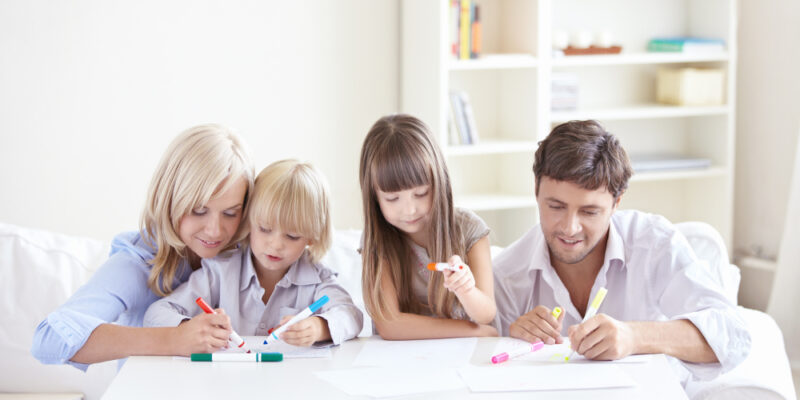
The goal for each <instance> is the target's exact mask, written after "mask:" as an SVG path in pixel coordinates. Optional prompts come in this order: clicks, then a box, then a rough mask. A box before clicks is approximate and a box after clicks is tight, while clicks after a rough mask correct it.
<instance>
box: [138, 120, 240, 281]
mask: <svg viewBox="0 0 800 400" xmlns="http://www.w3.org/2000/svg"><path fill="white" fill-rule="evenodd" d="M253 174H254V170H253V163H252V161H251V159H250V154H249V152H248V150H247V147H246V146H245V144H244V142H243V141H242V140H241V139H240V138H239V136H238V135H236V134H235V133H234V132H233V131H231V130H230V129H228V128H226V127H223V126H220V125H216V124H208V125H199V126H195V127H193V128H189V129H187V130H186V131H184V132H183V133H181V134H180V135H178V137H176V138H175V139H174V140H173V141H172V143H170V145H169V147H167V151H166V152H164V155H163V156H162V157H161V161H160V162H159V164H158V168H156V170H155V173H154V174H153V179H152V181H151V182H150V188H149V189H148V191H147V201H146V203H145V206H144V210H143V211H142V217H141V220H140V228H139V229H140V231H141V235H142V237H143V238H144V239H145V242H147V243H148V244H149V245H150V246H152V247H153V248H154V249H157V250H156V255H155V257H153V259H152V260H151V261H150V263H151V264H152V268H151V270H150V277H149V278H148V280H147V285H148V286H149V287H150V289H151V290H152V291H153V292H154V293H156V294H157V295H159V296H166V295H168V294H170V293H171V292H172V290H173V287H172V284H173V281H174V279H175V274H176V272H177V269H178V265H179V264H180V262H181V260H183V259H185V258H187V257H188V254H187V248H186V244H185V243H184V242H183V241H182V240H181V238H180V235H179V234H178V230H179V224H180V220H181V218H182V217H183V216H185V215H186V214H188V213H189V212H190V211H191V210H193V209H195V208H197V207H201V206H203V205H204V204H206V203H208V201H209V200H211V199H212V198H213V197H215V196H216V195H220V194H222V193H225V192H226V191H227V190H228V189H229V188H231V187H232V186H233V185H235V184H236V183H237V182H238V180H239V178H240V177H241V178H244V179H245V180H246V181H247V192H246V193H245V197H244V199H243V206H244V207H245V208H246V206H247V198H248V194H249V193H252V191H253ZM242 212H243V213H244V212H245V209H243V210H242ZM242 225H244V224H241V223H240V224H239V229H238V230H237V232H236V234H235V235H234V236H233V238H232V239H231V242H230V243H229V244H228V246H227V247H226V248H225V249H223V251H225V250H230V249H232V248H235V247H236V246H237V245H238V244H239V243H240V242H241V241H242V240H243V239H244V238H245V237H246V235H247V232H246V231H245V230H244V229H242Z"/></svg>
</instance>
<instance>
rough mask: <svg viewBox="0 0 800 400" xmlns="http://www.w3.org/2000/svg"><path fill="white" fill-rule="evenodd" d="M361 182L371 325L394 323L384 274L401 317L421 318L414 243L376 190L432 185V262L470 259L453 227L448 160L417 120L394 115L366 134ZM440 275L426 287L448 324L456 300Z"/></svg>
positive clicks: (434, 310)
mask: <svg viewBox="0 0 800 400" xmlns="http://www.w3.org/2000/svg"><path fill="white" fill-rule="evenodd" d="M359 181H360V183H361V197H362V201H363V207H364V243H363V246H362V251H361V259H362V264H363V273H362V278H361V285H362V290H363V293H364V302H365V304H366V308H367V311H368V312H369V313H370V315H371V316H372V318H373V319H377V320H386V319H390V318H392V315H391V313H390V312H389V310H388V309H387V307H386V302H385V301H384V300H383V298H382V296H381V283H382V279H383V277H384V274H385V273H388V276H389V277H391V279H392V282H391V283H392V284H393V286H394V288H395V291H396V292H397V300H398V303H399V305H400V312H408V313H416V314H418V313H421V312H422V311H424V310H423V309H424V306H423V305H422V304H420V302H419V301H418V300H417V299H416V298H415V297H414V293H413V288H412V283H411V278H412V274H414V273H416V272H415V271H416V268H417V261H416V259H415V256H414V254H413V252H412V250H411V247H410V245H409V241H410V239H409V238H407V237H406V235H405V234H404V233H403V232H402V231H400V230H398V229H397V228H395V227H394V226H393V225H391V224H390V223H389V222H387V221H386V219H385V218H384V217H383V214H382V213H381V210H380V206H379V205H378V198H377V196H376V189H380V190H381V191H384V192H396V191H400V190H407V189H411V188H414V187H417V186H423V185H430V190H431V193H432V197H433V199H432V205H431V210H430V213H431V219H430V225H429V229H430V235H429V237H430V238H431V243H428V244H427V246H425V247H426V248H427V250H428V255H429V256H430V257H431V258H432V259H433V260H434V261H446V260H447V259H448V258H449V257H450V256H452V255H453V254H458V255H459V256H461V257H462V258H463V259H464V260H465V262H467V263H468V261H467V260H466V254H465V249H464V246H465V244H464V242H463V240H460V238H461V237H462V235H461V232H460V229H459V227H458V226H456V224H455V217H454V212H453V193H452V189H451V187H450V176H449V173H448V171H447V166H446V165H445V162H444V157H443V156H442V152H441V150H440V149H439V146H438V145H437V144H436V141H435V139H434V137H433V135H431V133H430V129H428V126H427V125H425V123H423V122H422V121H420V120H419V119H417V118H415V117H413V116H410V115H407V114H395V115H389V116H385V117H383V118H381V119H379V120H378V121H377V122H375V124H374V125H373V126H372V128H371V129H370V130H369V133H367V137H366V138H365V139H364V144H363V146H362V148H361V162H360V166H359ZM443 282H444V278H443V275H442V274H433V275H432V277H431V279H430V281H429V283H428V304H429V305H430V311H431V312H432V313H433V314H434V315H437V316H441V317H446V318H450V317H451V311H452V310H453V306H454V305H455V304H457V302H458V299H457V298H456V297H455V295H454V294H453V293H450V292H449V291H447V289H445V288H444V286H443Z"/></svg>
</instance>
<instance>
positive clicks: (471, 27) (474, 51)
mask: <svg viewBox="0 0 800 400" xmlns="http://www.w3.org/2000/svg"><path fill="white" fill-rule="evenodd" d="M449 18H450V35H449V36H450V52H451V53H452V54H453V56H454V57H455V58H456V59H459V60H469V59H473V58H478V55H479V54H480V52H481V36H482V34H481V31H482V29H481V21H480V6H478V5H477V4H475V1H474V0H450V14H449Z"/></svg>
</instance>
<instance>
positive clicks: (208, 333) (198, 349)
mask: <svg viewBox="0 0 800 400" xmlns="http://www.w3.org/2000/svg"><path fill="white" fill-rule="evenodd" d="M216 311H217V313H216V314H198V315H197V316H195V317H194V318H192V319H189V320H185V321H183V322H181V323H180V324H179V325H178V327H177V332H178V334H177V337H176V342H175V349H177V350H178V353H179V354H180V355H183V356H189V355H191V354H192V353H213V352H215V351H218V350H220V349H223V348H225V347H227V346H228V338H229V337H230V336H231V332H233V329H232V328H231V319H230V317H228V316H227V315H225V311H223V310H222V309H221V308H219V309H217V310H216Z"/></svg>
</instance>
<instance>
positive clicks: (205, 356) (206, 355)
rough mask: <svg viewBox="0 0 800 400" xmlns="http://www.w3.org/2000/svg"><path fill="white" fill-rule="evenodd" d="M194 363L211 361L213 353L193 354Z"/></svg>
mask: <svg viewBox="0 0 800 400" xmlns="http://www.w3.org/2000/svg"><path fill="white" fill-rule="evenodd" d="M192 361H211V353H192Z"/></svg>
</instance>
